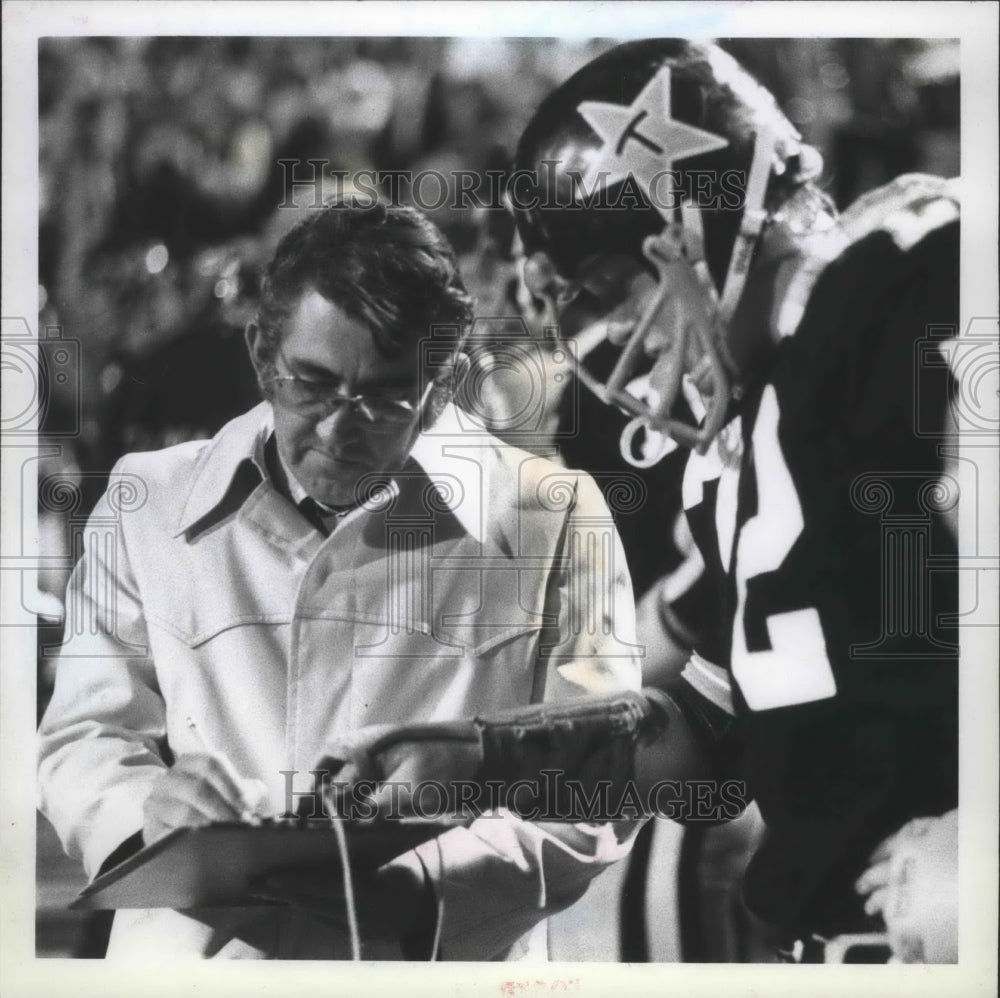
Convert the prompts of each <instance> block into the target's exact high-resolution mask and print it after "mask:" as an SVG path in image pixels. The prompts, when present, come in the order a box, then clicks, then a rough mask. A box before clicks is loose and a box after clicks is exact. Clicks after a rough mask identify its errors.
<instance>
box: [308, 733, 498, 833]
mask: <svg viewBox="0 0 1000 998" xmlns="http://www.w3.org/2000/svg"><path fill="white" fill-rule="evenodd" d="M482 761H483V756H482V749H481V747H480V743H479V738H478V735H477V734H476V731H475V729H474V727H473V726H472V724H471V723H469V722H467V721H452V722H446V723H441V724H420V725H391V724H373V725H370V726H369V727H366V728H361V729H359V730H358V731H355V732H353V733H351V734H350V735H345V736H344V737H342V738H338V739H337V740H336V741H334V742H331V743H330V745H329V746H328V747H327V750H326V753H325V754H324V756H323V758H322V759H321V760H320V761H319V763H318V764H317V765H316V769H319V770H326V771H328V772H329V773H330V774H331V782H330V784H329V785H328V787H327V793H328V797H329V799H328V801H327V804H328V805H330V806H331V810H332V811H333V812H335V813H340V812H341V811H343V807H342V804H343V802H344V801H345V800H349V799H350V796H351V788H352V787H354V786H357V785H358V784H361V783H373V784H382V786H381V788H380V789H379V790H378V791H377V792H376V793H375V794H373V795H372V800H374V802H375V804H376V806H377V807H378V809H379V812H380V813H383V814H385V815H387V816H391V817H394V818H395V817H405V816H410V815H413V814H418V812H417V810H416V809H415V808H414V807H413V794H414V792H415V790H416V788H417V787H418V786H419V785H421V784H425V783H431V782H433V783H434V784H435V785H436V786H440V787H441V790H442V796H440V797H438V796H437V795H434V797H433V799H434V800H435V801H441V803H443V804H444V807H443V808H442V810H444V811H446V812H447V811H455V810H457V807H450V806H449V805H450V804H453V803H455V802H454V800H453V797H454V794H453V790H454V784H455V782H456V781H463V780H465V781H467V780H474V779H476V777H477V776H478V773H479V769H480V767H481V765H482ZM386 784H392V785H393V786H392V788H391V789H390V788H389V787H388V786H386ZM428 797H429V799H430V795H428ZM346 816H348V817H349V816H350V814H349V812H347V813H346ZM418 816H423V817H429V816H427V815H419V814H418Z"/></svg>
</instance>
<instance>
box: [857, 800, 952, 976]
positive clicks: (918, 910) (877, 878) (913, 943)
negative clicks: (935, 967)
mask: <svg viewBox="0 0 1000 998" xmlns="http://www.w3.org/2000/svg"><path fill="white" fill-rule="evenodd" d="M870 861H871V864H872V865H871V866H870V867H869V868H868V869H867V870H866V871H865V872H864V873H863V874H862V875H861V877H860V878H859V879H858V882H857V884H856V885H855V889H856V890H857V892H858V893H859V894H866V895H868V898H867V900H866V901H865V911H867V912H868V914H869V915H874V914H881V915H882V918H883V919H884V920H885V924H886V930H887V931H888V934H889V941H890V944H891V945H892V950H893V961H894V962H898V963H956V962H957V961H958V812H957V811H949V812H948V813H947V814H944V815H941V816H940V817H937V818H914V819H913V820H912V821H910V822H908V823H907V824H906V825H904V826H903V827H902V828H901V829H900V830H899V831H898V832H896V834H895V835H891V836H889V838H887V839H885V841H883V842H882V843H881V844H880V845H879V846H878V848H876V850H875V851H874V852H873V853H872V855H871V858H870Z"/></svg>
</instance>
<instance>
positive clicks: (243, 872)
mask: <svg viewBox="0 0 1000 998" xmlns="http://www.w3.org/2000/svg"><path fill="white" fill-rule="evenodd" d="M453 827H455V823H454V822H448V821H426V820H419V819H400V820H392V821H388V820H387V821H380V822H346V823H345V826H344V831H345V832H346V836H347V854H348V857H349V859H350V862H351V866H352V869H364V868H369V869H375V868H377V867H379V866H381V865H382V864H383V863H387V862H388V861H389V860H390V859H392V858H393V857H395V856H399V855H402V854H403V853H404V852H407V851H409V850H410V849H412V848H413V847H414V846H416V845H419V844H420V843H421V842H425V841H427V840H428V839H431V838H434V837H435V836H437V835H441V834H442V833H443V832H445V831H447V830H448V829H449V828H453ZM340 862H341V860H340V851H339V849H338V847H337V840H336V838H335V836H334V833H333V831H332V829H331V828H330V826H329V824H327V823H323V824H317V825H306V826H301V825H297V824H294V823H283V822H275V823H273V824H264V825H257V826H252V825H246V824H241V823H220V824H214V825H208V826H206V827H204V828H178V829H175V830H174V831H172V832H170V833H169V834H168V835H165V836H164V837H163V838H162V839H160V840H159V841H157V842H154V843H153V845H151V846H148V847H147V848H145V849H143V850H142V851H141V852H138V853H136V854H135V855H134V856H131V857H130V858H129V859H127V860H125V861H124V862H123V863H121V864H120V865H118V866H116V867H115V868H114V869H112V870H109V871H108V872H107V873H105V874H102V875H101V876H99V877H97V878H96V879H95V880H94V881H93V883H91V884H90V885H88V886H87V887H86V888H84V890H83V891H82V892H81V893H80V895H79V897H77V899H76V900H75V901H73V903H72V904H71V905H70V908H72V909H91V908H112V909H113V908H176V909H184V908H203V907H219V906H228V905H250V904H263V903H266V902H262V901H260V900H259V899H256V898H253V897H251V896H250V894H249V886H250V883H251V881H252V879H253V878H255V877H259V876H261V875H262V874H264V873H265V872H267V871H268V870H274V869H279V868H281V867H300V866H307V867H310V868H314V869H316V870H317V871H319V870H330V871H336V870H338V869H339V867H340Z"/></svg>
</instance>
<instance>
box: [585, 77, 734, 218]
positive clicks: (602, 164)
mask: <svg viewBox="0 0 1000 998" xmlns="http://www.w3.org/2000/svg"><path fill="white" fill-rule="evenodd" d="M577 111H578V112H579V114H580V116H581V117H582V118H583V119H584V120H585V121H586V122H587V124H588V125H590V127H591V128H592V129H593V130H594V131H595V132H596V133H597V134H598V135H599V136H600V137H601V139H602V141H603V142H604V145H603V146H602V147H601V148H600V150H599V151H598V153H597V155H596V156H595V158H594V160H593V162H592V163H591V164H590V166H589V168H588V170H587V175H586V176H585V177H584V178H583V181H584V185H585V189H586V190H587V191H594V190H595V189H596V185H597V184H598V183H599V182H600V181H602V180H603V181H604V183H605V184H606V185H607V186H611V185H612V184H616V183H618V182H619V181H620V180H625V179H627V178H628V177H629V176H630V175H631V176H634V177H635V179H636V180H637V181H638V183H639V184H640V185H641V186H642V189H643V192H644V193H645V194H646V196H647V197H648V198H649V200H650V203H651V204H653V205H654V206H655V207H656V209H657V210H658V211H659V212H660V214H661V215H663V216H664V218H666V219H667V220H668V221H669V220H670V216H671V213H672V210H673V207H674V205H673V199H672V197H671V196H670V192H671V191H672V182H671V177H670V173H671V171H673V168H674V163H676V162H678V161H679V160H682V159H689V158H690V157H692V156H700V155H701V154H702V153H706V152H712V151H714V150H716V149H724V148H725V147H726V146H728V145H729V143H728V142H727V141H726V140H725V139H723V138H720V137H719V136H718V135H714V134H713V133H712V132H706V131H703V130H702V129H700V128H695V127H694V126H693V125H688V124H685V123H684V122H683V121H676V120H674V119H673V118H671V116H670V68H669V67H668V66H664V67H663V68H662V69H660V70H659V72H657V74H656V75H655V76H654V77H653V78H652V79H651V80H650V81H649V83H647V84H646V86H645V87H643V89H642V91H641V92H640V93H639V95H638V96H637V97H636V98H635V100H634V101H632V103H631V104H628V105H625V104H606V103H604V102H603V101H584V102H583V103H582V104H580V105H579V106H578V107H577ZM654 184H655V186H656V191H655V194H656V196H655V197H654V196H652V194H653V192H652V187H653V186H654Z"/></svg>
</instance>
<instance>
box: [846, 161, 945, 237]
mask: <svg viewBox="0 0 1000 998" xmlns="http://www.w3.org/2000/svg"><path fill="white" fill-rule="evenodd" d="M958 185H959V181H958V178H953V179H951V180H946V179H944V178H943V177H933V176H930V175H929V174H921V173H908V174H904V175H903V176H901V177H897V178H896V179H895V180H894V181H892V182H891V183H889V184H886V185H885V186H884V187H879V188H878V189H877V190H874V191H871V192H869V193H868V194H865V195H864V196H862V197H861V198H859V199H858V200H857V201H855V202H854V204H853V205H851V207H850V208H848V209H847V210H846V211H845V212H844V213H843V214H842V215H841V216H840V228H841V230H842V232H843V233H844V234H845V235H846V236H847V239H848V241H849V242H851V243H853V242H857V241H858V240H860V239H863V238H865V237H866V236H868V235H871V234H872V233H874V232H887V233H888V234H889V235H890V236H892V239H893V242H895V244H896V245H897V246H898V247H899V248H900V249H901V250H903V251H904V252H905V251H906V250H909V249H910V248H912V247H913V246H915V245H916V244H917V243H919V242H920V240H921V239H923V238H924V237H925V236H927V235H929V234H930V233H931V232H933V231H934V230H935V229H939V228H940V227H941V226H943V225H947V224H948V223H949V222H953V221H957V220H958V217H959V196H958Z"/></svg>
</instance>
